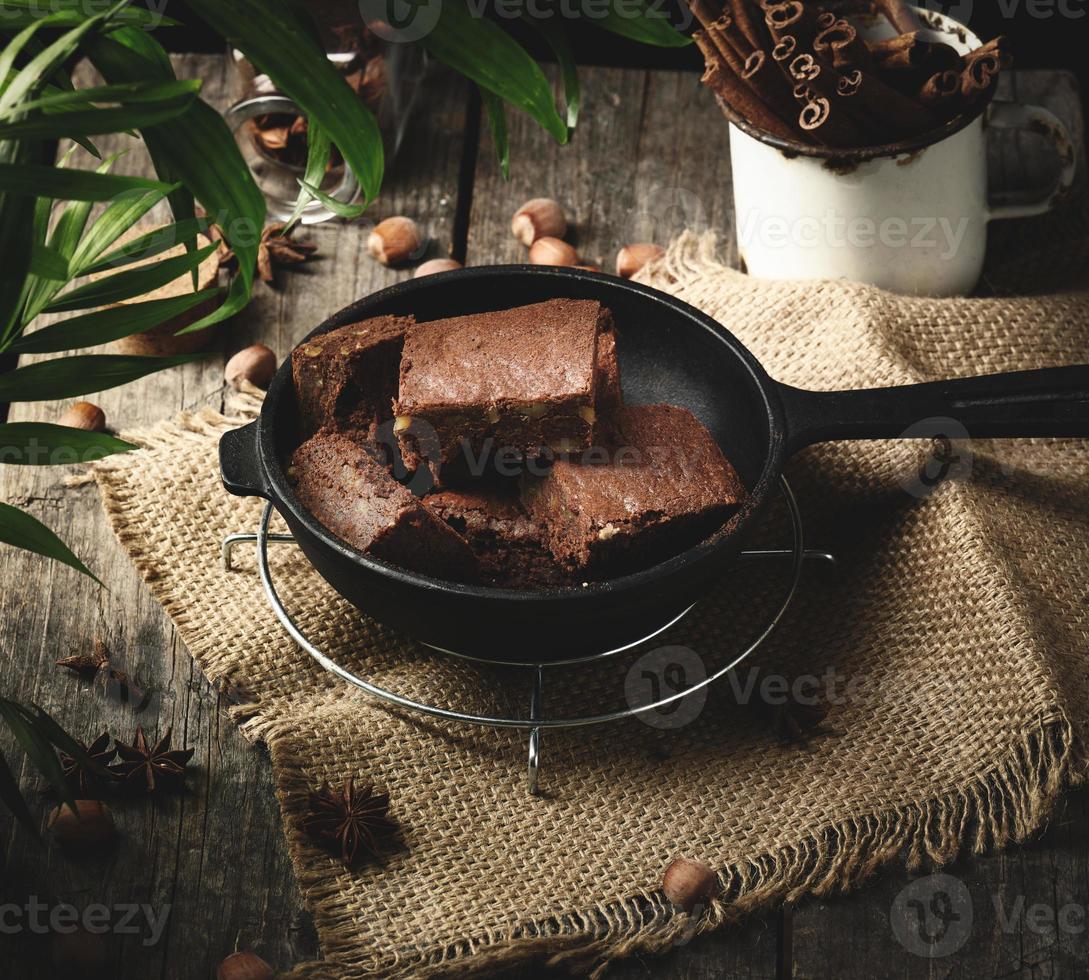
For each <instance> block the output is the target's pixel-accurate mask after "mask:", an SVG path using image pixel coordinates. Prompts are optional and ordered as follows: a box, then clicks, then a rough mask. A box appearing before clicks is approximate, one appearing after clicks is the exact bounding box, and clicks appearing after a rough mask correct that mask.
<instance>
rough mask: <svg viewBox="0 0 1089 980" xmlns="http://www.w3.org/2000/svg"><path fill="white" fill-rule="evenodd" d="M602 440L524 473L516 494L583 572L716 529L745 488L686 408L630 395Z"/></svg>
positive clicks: (646, 560) (656, 556)
mask: <svg viewBox="0 0 1089 980" xmlns="http://www.w3.org/2000/svg"><path fill="white" fill-rule="evenodd" d="M614 424H615V429H616V431H615V435H614V438H613V439H612V440H611V443H610V444H609V445H607V446H602V447H597V448H595V449H593V450H590V451H589V452H587V453H585V454H583V456H582V457H581V459H577V460H576V459H560V460H557V461H556V462H555V464H554V465H553V466H552V468H551V470H550V471H549V472H548V473H547V475H545V476H543V477H531V476H526V477H525V478H523V481H522V501H523V504H524V505H525V507H526V510H527V512H528V513H529V515H530V516H531V517H533V518H534V519H535V520H537V521H539V522H540V524H541V526H542V528H543V529H544V538H545V543H546V544H547V546H548V548H549V550H550V551H551V552H552V554H553V555H555V557H556V558H557V559H559V560H560V561H562V562H563V563H564V564H566V565H567V566H568V567H569V568H571V569H573V570H576V571H577V572H578V573H579V574H582V575H584V576H585V577H587V578H604V577H612V576H616V575H622V574H626V573H627V572H631V571H635V570H637V569H640V568H644V567H647V566H649V565H652V564H655V563H656V562H659V561H663V560H664V559H666V558H668V557H671V556H672V555H675V554H678V553H679V552H681V551H683V550H684V549H685V548H688V547H690V546H691V545H694V544H696V543H697V542H699V541H701V540H703V539H704V538H706V537H707V536H708V535H710V534H712V533H713V532H714V531H716V530H717V529H718V528H719V527H721V526H722V524H723V522H724V521H725V520H726V519H727V517H729V515H730V514H731V513H732V512H733V511H734V510H735V509H736V508H737V506H738V504H740V502H741V500H742V499H743V498H744V496H745V488H744V486H743V485H742V483H741V479H740V477H738V475H737V473H736V472H735V471H734V468H733V467H732V466H731V465H730V463H729V462H728V461H727V460H726V458H725V457H724V456H723V455H722V451H721V450H720V449H719V447H718V444H717V443H716V442H715V440H714V439H713V438H712V436H711V434H710V433H709V432H708V431H707V430H706V429H705V428H704V427H703V426H702V425H701V424H700V422H699V421H698V420H697V419H696V417H695V416H694V415H693V414H692V413H691V412H689V411H688V410H687V409H683V408H677V407H675V406H672V405H626V406H623V407H622V408H620V409H619V410H618V411H617V412H616V414H615V416H614Z"/></svg>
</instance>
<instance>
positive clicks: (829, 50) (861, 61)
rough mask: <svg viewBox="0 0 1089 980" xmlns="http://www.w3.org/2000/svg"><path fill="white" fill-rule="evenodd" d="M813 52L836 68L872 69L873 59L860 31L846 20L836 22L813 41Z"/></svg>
mask: <svg viewBox="0 0 1089 980" xmlns="http://www.w3.org/2000/svg"><path fill="white" fill-rule="evenodd" d="M813 51H814V52H815V53H816V54H818V55H820V57H821V58H822V59H823V60H825V61H830V62H831V63H832V66H833V67H834V68H867V69H869V68H871V67H872V63H873V58H872V57H871V55H870V49H869V48H867V47H866V43H865V42H864V41H863V40H862V39H861V38H860V37H859V36H858V31H857V30H855V28H854V27H853V26H852V25H851V24H849V23H848V22H847V21H846V20H835V21H833V23H832V24H831V25H829V26H828V27H826V28H825V29H824V30H823V31H821V32H820V33H819V34H818V35H817V36H816V37H815V38H814V39H813Z"/></svg>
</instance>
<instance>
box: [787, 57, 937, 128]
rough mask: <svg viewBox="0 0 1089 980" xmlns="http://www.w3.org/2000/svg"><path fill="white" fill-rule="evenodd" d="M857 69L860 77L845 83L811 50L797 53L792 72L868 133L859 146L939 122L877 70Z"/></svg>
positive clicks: (792, 63)
mask: <svg viewBox="0 0 1089 980" xmlns="http://www.w3.org/2000/svg"><path fill="white" fill-rule="evenodd" d="M855 71H856V72H857V75H858V77H857V81H854V83H853V84H852V83H851V82H846V83H843V75H841V74H840V73H839V72H837V71H836V70H835V69H834V68H831V67H830V66H828V65H821V64H818V62H817V60H816V59H815V58H814V57H813V56H812V55H810V54H800V55H797V56H796V57H795V58H794V60H793V61H792V62H791V63H790V72H791V74H792V75H793V76H794V77H795V78H796V79H798V80H799V81H803V82H806V83H808V84H809V85H810V86H812V87H813V88H815V89H816V90H817V91H818V92H819V93H820V94H821V95H822V96H823V97H824V98H826V99H829V100H830V102H831V103H832V105H833V106H834V107H836V108H841V109H842V111H843V112H844V113H846V114H847V115H849V116H850V118H851V119H852V120H853V121H854V122H855V123H856V124H857V125H858V126H859V128H860V129H861V130H862V131H863V132H864V133H865V134H866V136H867V137H868V139H864V140H863V142H861V143H859V144H858V145H859V146H865V145H867V144H872V143H883V142H889V141H895V140H901V139H907V138H908V137H910V136H915V135H918V134H919V133H923V132H926V131H927V130H928V129H933V128H934V127H935V126H936V125H937V124H938V122H939V120H938V118H937V117H936V116H935V115H934V114H933V113H932V112H931V111H930V110H929V109H927V108H926V107H925V106H922V105H920V104H919V103H917V102H914V101H912V100H911V99H909V98H907V97H905V96H903V95H901V94H900V93H899V92H897V91H896V89H894V88H891V87H890V86H888V85H886V84H885V83H884V82H882V81H881V79H880V78H878V77H877V75H876V74H874V73H873V72H866V71H862V70H861V69H855ZM852 77H853V76H852ZM841 83H842V85H841Z"/></svg>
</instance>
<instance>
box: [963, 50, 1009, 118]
mask: <svg viewBox="0 0 1089 980" xmlns="http://www.w3.org/2000/svg"><path fill="white" fill-rule="evenodd" d="M1012 61H1013V57H1012V54H1011V53H1010V50H1009V48H1008V46H1007V43H1006V39H1005V38H1004V37H997V38H995V39H994V40H993V41H988V42H987V43H986V44H984V45H982V46H981V47H978V48H976V49H975V50H974V51H969V52H968V54H966V55H965V56H964V68H963V70H962V71H961V76H960V92H961V97H962V98H963V99H964V100H966V101H967V102H969V103H971V102H975V101H976V100H978V99H980V98H983V97H984V96H986V95H988V94H990V92H991V90H992V89H993V88H994V86H995V85H997V84H998V76H999V74H1000V73H1001V71H1002V69H1003V68H1008V67H1009V66H1010V65H1011V64H1012Z"/></svg>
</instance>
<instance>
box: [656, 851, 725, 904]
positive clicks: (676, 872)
mask: <svg viewBox="0 0 1089 980" xmlns="http://www.w3.org/2000/svg"><path fill="white" fill-rule="evenodd" d="M662 891H663V892H665V896H666V898H668V899H669V900H670V901H671V902H672V903H673V904H674V905H676V906H678V907H679V908H682V909H684V911H685V912H691V911H692V910H693V909H695V908H696V907H697V906H702V905H706V904H707V903H708V902H710V901H711V899H712V898H714V897H715V896H716V895H717V894H718V879H717V878H716V877H715V873H714V871H712V870H711V868H710V867H709V866H708V865H706V864H704V863H703V862H702V861H692V860H690V859H689V858H677V860H675V861H674V862H673V863H672V864H671V865H670V866H669V867H668V868H666V872H665V876H664V877H663V878H662Z"/></svg>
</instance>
